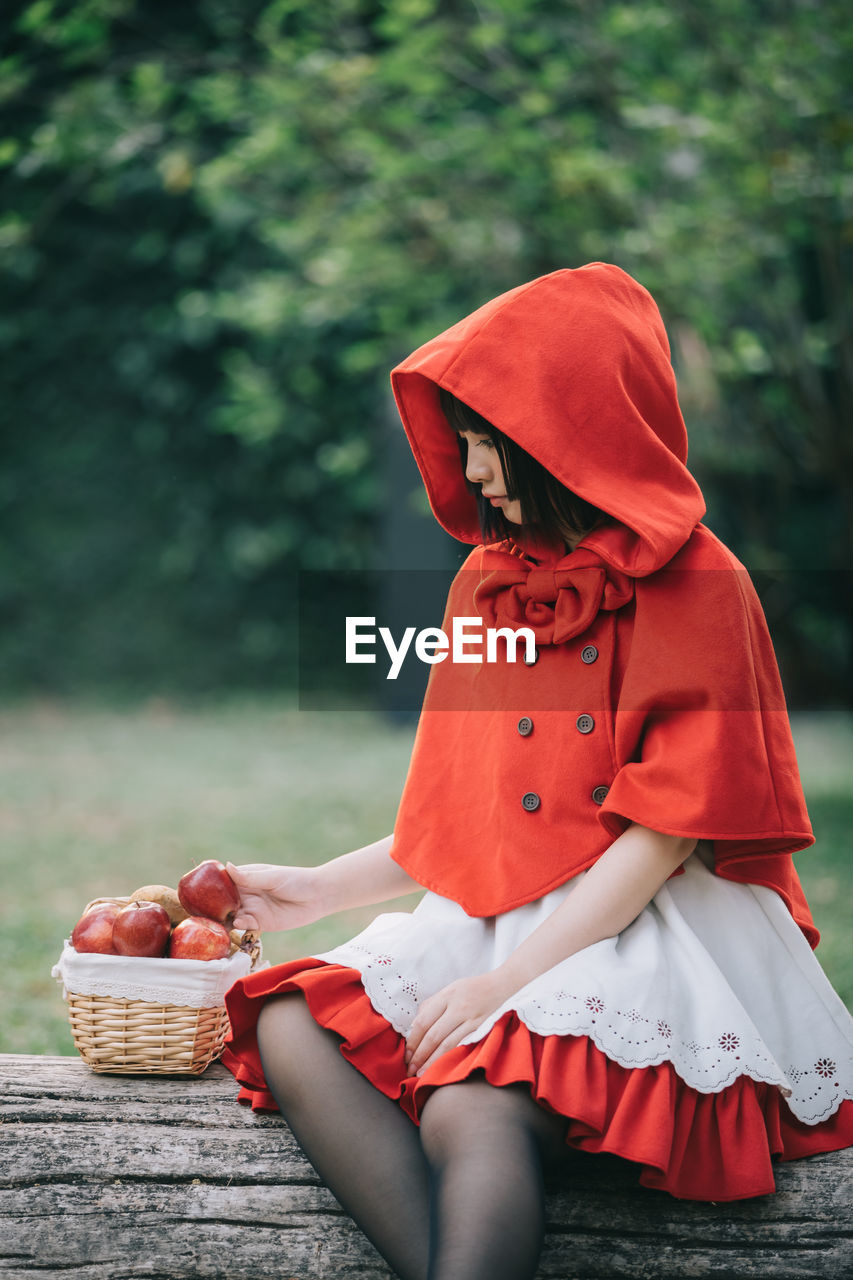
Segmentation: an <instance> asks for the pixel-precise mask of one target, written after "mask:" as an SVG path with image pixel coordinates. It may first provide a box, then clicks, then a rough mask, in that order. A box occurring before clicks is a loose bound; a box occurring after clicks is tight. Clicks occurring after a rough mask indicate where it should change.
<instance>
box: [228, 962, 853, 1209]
mask: <svg viewBox="0 0 853 1280" xmlns="http://www.w3.org/2000/svg"><path fill="white" fill-rule="evenodd" d="M297 990H298V991H301V992H302V993H303V994H304V996H305V999H306V1000H307V1002H308V1007H309V1009H310V1010H311V1013H312V1015H313V1017H314V1018H315V1019H316V1020H317V1022H318V1023H320V1025H321V1026H324V1027H328V1029H329V1030H330V1031H334V1032H335V1033H336V1034H337V1035H338V1036H340V1037H341V1046H340V1047H341V1053H342V1054H343V1055H344V1057H345V1058H347V1060H348V1061H349V1062H351V1063H352V1064H353V1066H354V1067H356V1068H357V1069H358V1070H359V1071H360V1072H361V1073H362V1075H364V1076H366V1077H367V1079H368V1080H370V1082H371V1083H372V1084H373V1085H374V1086H375V1087H376V1088H377V1089H379V1090H381V1092H382V1093H384V1094H386V1095H387V1097H389V1098H393V1099H396V1100H397V1101H399V1103H400V1105H401V1106H402V1107H403V1109H404V1111H405V1112H406V1113H407V1114H408V1115H409V1116H410V1117H411V1119H412V1120H413V1121H414V1122H415V1123H416V1124H417V1123H418V1122H419V1120H420V1114H421V1111H422V1109H423V1106H424V1103H425V1102H426V1100H427V1098H428V1097H429V1095H430V1094H431V1093H432V1091H433V1090H434V1089H436V1088H438V1087H439V1086H441V1085H443V1084H452V1083H456V1082H458V1081H461V1080H465V1079H467V1078H468V1077H470V1076H472V1075H474V1074H475V1073H477V1074H479V1073H481V1074H482V1075H483V1076H485V1078H486V1080H488V1081H489V1082H490V1083H491V1084H495V1085H507V1084H514V1083H525V1084H527V1085H529V1087H530V1092H531V1095H532V1096H533V1097H534V1098H535V1099H536V1100H537V1102H539V1103H540V1104H541V1105H542V1106H544V1107H546V1108H547V1109H548V1110H549V1111H552V1112H555V1113H557V1114H559V1115H562V1116H565V1117H566V1118H567V1119H568V1122H569V1123H568V1129H567V1133H566V1142H567V1143H568V1145H569V1146H571V1147H575V1148H577V1149H579V1150H581V1151H591V1152H607V1153H609V1154H611V1155H616V1156H620V1157H622V1158H623V1159H625V1160H630V1161H633V1162H634V1163H636V1164H638V1165H640V1166H641V1171H640V1178H639V1180H640V1182H641V1183H642V1184H643V1186H646V1187H653V1188H655V1189H658V1190H662V1191H668V1192H669V1193H670V1194H671V1195H673V1196H677V1197H679V1198H680V1199H685V1200H715V1201H725V1200H742V1199H747V1198H749V1197H751V1196H761V1195H768V1194H770V1193H772V1192H773V1191H775V1180H774V1177H773V1168H772V1160H773V1158H774V1157H775V1158H777V1159H781V1160H796V1159H800V1158H801V1157H803V1156H810V1155H817V1154H819V1153H821V1152H826V1151H838V1150H840V1149H841V1148H842V1147H847V1146H851V1145H853V1102H843V1103H842V1104H841V1107H840V1108H839V1110H838V1111H837V1112H836V1113H835V1115H833V1116H831V1117H830V1118H829V1119H828V1120H825V1121H823V1122H822V1123H820V1124H817V1125H807V1124H803V1123H802V1121H800V1120H798V1119H797V1118H796V1116H794V1115H793V1113H792V1112H791V1111H790V1110H789V1108H788V1106H787V1104H786V1102H785V1100H784V1098H783V1097H782V1096H781V1094H780V1093H779V1090H778V1089H777V1088H776V1087H775V1086H773V1085H767V1084H762V1083H758V1082H756V1081H754V1080H751V1079H750V1078H749V1077H746V1076H742V1077H741V1078H740V1079H738V1080H737V1081H736V1082H735V1083H734V1084H732V1085H730V1086H729V1087H727V1088H725V1089H723V1090H721V1091H720V1092H719V1093H708V1094H705V1093H699V1092H697V1091H696V1090H695V1089H691V1088H689V1087H688V1086H687V1085H686V1084H684V1082H683V1081H682V1080H681V1079H680V1078H679V1077H678V1076H677V1075H676V1073H675V1071H674V1069H673V1067H672V1066H671V1064H670V1063H668V1062H664V1063H661V1065H660V1066H656V1067H642V1068H640V1067H632V1068H628V1067H622V1066H620V1065H619V1064H618V1063H617V1062H614V1061H612V1060H611V1059H610V1058H608V1057H606V1055H605V1054H603V1053H602V1052H601V1051H600V1050H599V1049H597V1048H596V1046H595V1045H594V1044H593V1043H592V1041H591V1040H589V1039H588V1037H586V1036H557V1035H549V1036H540V1035H537V1034H535V1033H534V1032H531V1031H529V1030H528V1029H527V1027H525V1026H524V1024H523V1023H522V1022H520V1021H519V1019H518V1018H517V1017H516V1016H515V1014H512V1013H509V1014H507V1015H506V1016H505V1017H503V1018H502V1019H501V1020H500V1021H499V1022H498V1023H497V1024H496V1025H495V1026H494V1027H493V1028H492V1030H491V1031H490V1032H489V1033H488V1034H487V1035H486V1036H485V1037H484V1038H483V1039H482V1040H480V1041H478V1042H477V1043H476V1044H470V1045H460V1046H458V1047H457V1048H456V1049H452V1050H451V1051H450V1052H449V1053H446V1054H443V1055H442V1057H441V1058H440V1059H439V1060H438V1061H437V1062H435V1063H434V1064H433V1066H432V1067H430V1068H429V1069H428V1070H427V1071H426V1072H425V1073H424V1075H423V1076H421V1077H419V1078H418V1077H411V1076H407V1074H406V1067H405V1060H404V1049H405V1041H404V1039H403V1037H402V1036H401V1035H400V1034H399V1033H398V1032H397V1031H395V1030H394V1028H393V1027H392V1026H391V1025H390V1023H388V1022H387V1021H386V1020H385V1018H383V1017H382V1016H381V1014H378V1013H377V1012H376V1011H375V1010H374V1008H373V1006H372V1005H371V1003H370V1000H369V999H368V997H367V995H366V993H365V991H364V988H363V986H362V984H361V978H360V975H359V973H358V971H357V970H355V969H349V968H344V967H343V966H341V965H333V964H327V963H326V962H324V961H322V960H312V959H308V960H305V959H303V960H296V961H292V962H291V963H288V964H281V965H276V966H273V967H271V968H269V969H262V970H260V971H259V972H258V973H254V974H250V975H249V976H248V977H246V978H241V979H239V980H238V981H237V982H236V983H235V984H234V986H233V987H232V988H231V990H230V991H229V992H228V993H227V995H226V997H225V1000H226V1005H227V1008H228V1014H229V1017H230V1020H231V1030H230V1033H229V1037H228V1040H227V1042H226V1046H225V1050H224V1052H223V1054H222V1061H223V1063H224V1064H225V1066H226V1067H228V1069H229V1071H231V1072H232V1073H233V1074H234V1076H235V1077H236V1079H237V1081H238V1082H239V1083H240V1084H241V1085H242V1086H243V1088H242V1089H241V1090H240V1093H239V1095H238V1100H239V1101H240V1102H242V1103H246V1104H248V1103H251V1105H252V1107H253V1108H254V1109H255V1110H267V1111H276V1110H278V1107H277V1105H276V1102H275V1099H274V1098H273V1096H272V1094H271V1093H269V1091H268V1090H267V1088H266V1081H265V1080H264V1075H263V1070H262V1068H261V1062H260V1056H259V1053H258V1046H257V1040H256V1036H255V1026H256V1022H257V1018H258V1014H259V1013H260V1010H261V1006H262V1004H263V1002H264V1001H265V1000H266V999H267V998H268V997H269V996H272V995H280V994H282V993H283V992H286V991H297Z"/></svg>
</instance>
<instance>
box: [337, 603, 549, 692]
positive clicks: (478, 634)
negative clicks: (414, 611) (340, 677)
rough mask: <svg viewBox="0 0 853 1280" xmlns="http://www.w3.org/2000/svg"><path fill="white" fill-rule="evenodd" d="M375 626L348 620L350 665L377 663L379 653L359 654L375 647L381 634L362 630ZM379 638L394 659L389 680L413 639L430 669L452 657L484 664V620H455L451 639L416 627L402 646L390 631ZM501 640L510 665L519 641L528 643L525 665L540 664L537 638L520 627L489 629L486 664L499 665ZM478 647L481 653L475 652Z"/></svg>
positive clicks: (381, 630)
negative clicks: (503, 642)
mask: <svg viewBox="0 0 853 1280" xmlns="http://www.w3.org/2000/svg"><path fill="white" fill-rule="evenodd" d="M375 626H376V619H375V618H362V617H357V618H347V620H346V661H347V662H348V663H351V662H376V654H375V653H362V652H359V650H360V649H363V648H367V647H371V648H372V647H375V645H376V635H377V632H376V631H375V630H362V629H361V628H375ZM378 634H379V637H380V639H381V640H382V643H383V644H384V645H385V649H386V651H387V653H388V657H389V658H390V659H391V665H390V667H389V668H388V671H387V673H386V676H385V679H386V680H396V679H397V677H398V675H399V674H400V671H401V669H402V666H403V663H404V661H405V659H406V654H407V653H408V652H409V649H410V648H411V644H412V640H413V639H414V642H415V656H416V657H417V658H419V659H420V661H421V662H428V663H430V665H432V664H433V663H436V662H444V660H445V658H446V657H447V656H448V654H449V655H450V659H451V661H452V662H482V661H483V619H482V618H454V619H453V631H452V636H451V637H450V638H448V635H447V633H446V632H445V631H442V630H441V628H440V627H424V629H423V630H422V631H418V632H417V633H416V632H415V628H414V627H406V629H405V631H404V632H403V636H402V639H401V640H400V643H399V644H397V643H396V642H395V640H394V637H393V636H392V634H391V632H390V630H389V628H388V627H380V628H379V631H378ZM499 637H500V638H501V639H502V640H504V641H505V657H506V661H507V662H515V657H516V646H517V645H518V641H519V639H522V640H523V641H524V659H525V661H526V662H535V661H536V637H535V636H534V634H533V632H532V631H531V629H530V627H519V628H518V630H517V631H513V630H512V629H511V628H510V627H487V628H486V658H485V660H486V662H498V661H499V658H498V638H499ZM475 647H476V648H477V652H473V651H472V650H473V649H474V648H475Z"/></svg>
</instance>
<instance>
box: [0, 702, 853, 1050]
mask: <svg viewBox="0 0 853 1280" xmlns="http://www.w3.org/2000/svg"><path fill="white" fill-rule="evenodd" d="M795 736H796V738H797V744H798V750H799V753H800V760H801V766H802V772H803V781H804V785H805V787H806V792H807V795H808V797H809V803H810V809H811V812H812V818H813V821H814V825H815V829H816V832H817V835H818V844H817V846H816V848H815V849H814V850H808V851H806V852H804V853H802V854H800V855H799V856H798V859H797V863H798V867H799V869H800V872H801V875H802V877H803V881H804V884H805V887H806V892H807V894H808V895H809V898H810V901H811V903H812V907H813V910H814V914H815V917H816V919H817V922H818V925H819V927H820V928H821V930H822V932H823V935H824V937H823V942H822V943H821V948H820V952H819V954H820V956H821V959H822V961H823V964H824V967H825V969H826V971H827V973H828V974H829V976H830V978H831V980H832V981H833V983H834V984H835V986H836V988H837V989H838V991H839V993H840V994H841V995H842V997H843V998H844V999H845V1001H846V1002H847V1003H848V1004H850V1003H853V936H851V932H853V931H851V929H850V910H849V905H848V904H849V902H850V899H851V891H852V890H853V860H851V859H850V857H849V854H848V844H849V835H848V833H849V832H850V831H851V829H853V796H851V787H850V777H851V772H853V770H851V761H853V721H851V720H850V719H847V718H844V717H832V716H830V717H825V716H824V717H808V718H800V719H798V720H797V721H796V722H795ZM412 737H413V731H412V730H411V729H401V728H395V727H392V726H389V725H388V724H386V723H385V722H383V721H381V720H380V719H378V718H376V717H372V716H370V715H367V714H362V713H355V712H352V713H346V714H341V713H334V714H333V713H331V712H312V713H308V712H299V711H296V710H295V709H293V708H291V707H288V706H286V705H284V704H283V703H276V702H275V701H274V700H269V701H264V702H260V701H258V702H247V701H242V702H237V703H228V702H225V703H220V704H217V705H213V706H196V707H181V706H178V705H172V704H167V703H163V702H157V701H155V702H150V703H147V704H145V705H142V706H139V707H135V708H129V709H128V708H125V709H118V708H103V707H97V706H75V705H64V704H54V703H47V702H42V703H28V704H24V705H21V706H18V707H11V708H7V709H5V710H3V711H0V883H2V885H3V894H2V898H0V972H2V975H3V977H2V991H3V999H2V1004H3V1014H2V1018H0V1051H3V1052H7V1053H8V1052H12V1053H62V1054H69V1055H72V1054H73V1053H74V1049H73V1046H72V1043H71V1038H70V1032H69V1030H68V1024H67V1020H66V1014H65V1006H64V1004H63V1002H62V998H61V990H60V987H59V985H58V984H57V983H56V981H55V980H54V979H53V978H51V976H50V968H51V965H52V964H53V963H54V961H55V960H56V959H57V957H58V955H59V952H60V949H61V947H62V940H63V938H64V937H67V936H68V934H69V932H70V930H71V928H72V927H73V925H74V923H75V921H76V920H77V918H78V916H79V915H80V912H81V911H82V909H83V907H84V906H85V904H86V903H87V902H88V901H89V900H90V899H92V898H95V897H99V896H102V895H108V894H123V893H130V892H132V891H133V889H135V888H137V887H138V886H139V885H140V884H144V883H151V882H158V883H159V882H162V883H166V884H172V885H174V884H176V883H177V880H178V879H179V878H180V876H181V875H182V874H183V873H184V872H185V871H187V870H189V868H190V867H192V866H193V865H194V864H195V863H196V862H198V861H200V860H201V859H203V858H210V857H218V858H223V859H226V858H230V859H232V860H233V861H234V862H288V861H293V862H299V863H306V864H307V863H316V862H321V861H324V860H325V859H327V858H330V857H333V856H335V855H336V854H338V853H343V852H345V851H346V850H348V849H354V848H357V847H358V846H359V845H362V844H366V843H368V842H369V841H371V840H374V839H376V838H377V837H379V836H381V835H384V834H386V833H387V832H388V831H390V830H391V828H392V825H393V821H394V815H395V812H396V807H397V801H398V799H399V795H400V789H401V787H402V784H403V780H404V778H405V774H406V768H407V765H408V758H409V752H410V750H411V743H412ZM414 900H415V899H412V900H411V901H414ZM374 914H375V910H374V909H365V910H361V911H353V912H345V913H341V914H340V915H337V916H332V917H330V918H329V919H328V920H324V921H320V922H319V923H318V924H315V925H312V926H309V927H308V928H305V929H299V930H294V931H293V932H291V933H288V934H269V935H266V936H265V939H264V950H265V956H266V958H268V959H269V960H271V961H272V962H273V963H276V962H278V961H281V960H284V959H288V958H293V957H297V956H300V955H306V954H310V953H311V952H312V951H318V950H324V949H326V948H328V947H331V946H334V945H335V944H336V943H337V942H339V941H342V940H343V939H345V938H347V937H351V936H352V935H353V934H354V933H355V932H357V931H358V929H360V928H362V927H363V926H364V925H365V924H366V923H367V921H368V920H369V919H370V918H372V916H373V915H374Z"/></svg>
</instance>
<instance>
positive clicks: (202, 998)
mask: <svg viewBox="0 0 853 1280" xmlns="http://www.w3.org/2000/svg"><path fill="white" fill-rule="evenodd" d="M265 967H266V966H265V965H260V964H259V965H257V966H256V968H258V969H260V968H265ZM251 968H252V958H251V956H249V955H247V953H246V952H245V951H235V952H234V955H233V956H227V957H226V958H225V959H224V960H169V959H167V958H161V957H156V956H154V957H152V956H109V955H100V954H97V953H83V952H78V951H75V950H74V948H73V947H72V946H71V943H70V942H69V941H68V939H67V938H66V940H65V945H64V947H63V949H62V955H61V956H60V957H59V960H58V962H57V963H56V964H55V965H54V966H53V968H52V969H51V974H52V976H53V977H54V978H57V979H58V980H60V981H61V982H62V985H63V994H66V993H69V992H70V993H72V994H74V995H84V996H110V997H112V998H113V999H116V1000H146V1001H148V1002H150V1003H151V1004H173V1005H180V1006H183V1007H186V1008H190V1009H214V1008H216V1007H217V1006H218V1005H221V1004H224V1003H225V992H226V991H227V990H228V988H229V987H230V986H231V984H232V983H233V982H235V981H236V979H237V978H242V977H245V975H246V974H247V973H249V972H250V970H251Z"/></svg>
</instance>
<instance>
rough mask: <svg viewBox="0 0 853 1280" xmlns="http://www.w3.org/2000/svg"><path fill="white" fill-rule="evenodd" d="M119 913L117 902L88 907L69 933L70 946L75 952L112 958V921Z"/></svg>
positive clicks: (113, 953)
mask: <svg viewBox="0 0 853 1280" xmlns="http://www.w3.org/2000/svg"><path fill="white" fill-rule="evenodd" d="M119 911H121V907H120V906H119V905H118V903H117V902H102V903H100V904H99V905H97V906H94V907H90V908H89V910H88V911H84V912H83V915H82V916H81V917H80V919H79V920H78V921H77V923H76V924H75V926H74V928H73V930H72V931H71V945H72V947H73V948H74V950H75V951H86V952H95V953H100V954H101V955H107V956H114V955H115V954H116V951H115V948H114V947H113V921H114V920H115V918H116V916H117V915H118V913H119Z"/></svg>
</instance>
